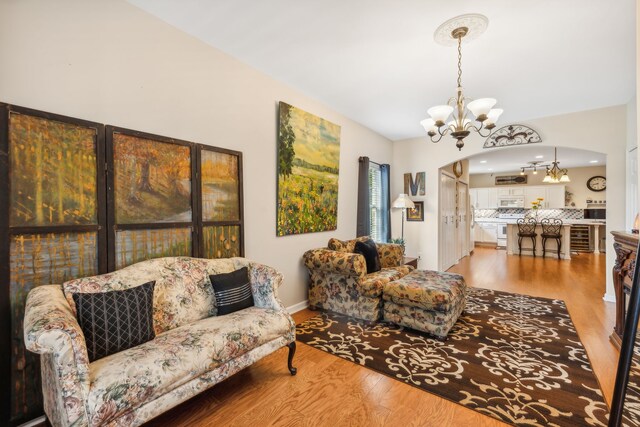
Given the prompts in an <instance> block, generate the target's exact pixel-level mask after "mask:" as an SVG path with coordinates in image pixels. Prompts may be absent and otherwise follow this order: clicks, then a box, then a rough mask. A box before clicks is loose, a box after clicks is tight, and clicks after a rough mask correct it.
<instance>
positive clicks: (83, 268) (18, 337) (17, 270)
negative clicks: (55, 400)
mask: <svg viewBox="0 0 640 427" xmlns="http://www.w3.org/2000/svg"><path fill="white" fill-rule="evenodd" d="M0 106H1V107H2V114H1V115H2V117H1V119H0V120H1V123H0V129H1V130H2V132H1V135H0V155H1V156H0V157H1V159H2V160H1V162H2V163H1V164H0V170H1V172H0V173H1V174H2V175H1V176H0V185H2V186H3V188H2V189H1V190H0V206H2V210H1V211H0V218H1V219H0V221H1V224H0V225H1V226H0V230H2V232H1V235H0V279H1V280H0V281H1V283H2V290H1V291H0V292H1V298H0V300H1V301H2V307H3V309H2V313H3V317H4V313H6V312H8V313H9V321H10V324H11V326H10V329H9V328H7V329H8V333H9V337H8V340H6V341H5V339H4V336H3V339H2V342H10V343H11V345H10V352H9V351H5V352H2V353H3V356H2V357H5V354H10V360H6V361H5V360H4V359H3V361H2V366H3V367H7V366H8V367H10V370H9V372H6V375H3V376H2V378H3V379H4V378H7V379H8V381H10V383H9V382H8V385H7V387H3V388H2V389H3V390H7V391H10V394H11V397H10V398H9V397H8V396H7V398H6V399H3V401H4V402H9V405H10V407H9V419H10V423H11V424H16V423H20V422H23V421H25V420H28V419H30V418H32V417H36V416H38V415H40V414H41V413H42V396H41V385H40V363H39V359H38V357H37V356H36V355H35V354H32V353H30V352H28V351H27V350H26V349H25V347H24V340H23V330H22V323H23V317H24V304H25V300H26V296H27V294H28V292H29V291H30V290H31V289H33V288H34V287H36V286H40V285H49V284H54V283H62V282H64V281H66V280H70V279H72V278H75V277H81V276H88V275H95V274H98V273H99V272H106V268H107V264H106V251H102V253H101V252H100V251H99V247H100V246H101V245H105V244H106V235H105V231H106V227H105V226H106V215H105V210H104V203H102V204H101V202H100V201H101V200H104V199H105V191H104V190H105V185H104V127H103V125H101V124H98V123H92V122H88V121H84V120H78V119H73V118H70V117H64V116H59V115H55V114H50V113H44V112H41V111H35V110H30V109H26V108H20V107H15V106H10V105H6V104H0ZM3 329H5V328H3ZM2 333H3V334H5V333H7V331H3V332H2ZM3 381H4V380H3ZM3 418H4V417H3Z"/></svg>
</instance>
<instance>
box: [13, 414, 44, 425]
mask: <svg viewBox="0 0 640 427" xmlns="http://www.w3.org/2000/svg"><path fill="white" fill-rule="evenodd" d="M45 421H46V420H45V418H44V415H43V416H41V417H38V418H36V419H33V420H31V421H27V422H26V423H24V424H20V426H19V427H33V426H37V425H40V424H44V423H45Z"/></svg>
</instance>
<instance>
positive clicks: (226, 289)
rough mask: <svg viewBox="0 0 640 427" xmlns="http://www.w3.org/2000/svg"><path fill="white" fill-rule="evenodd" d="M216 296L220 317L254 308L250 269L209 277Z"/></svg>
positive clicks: (244, 268)
mask: <svg viewBox="0 0 640 427" xmlns="http://www.w3.org/2000/svg"><path fill="white" fill-rule="evenodd" d="M209 278H210V279H211V285H213V292H214V293H215V296H216V305H217V307H218V316H222V315H225V314H229V313H233V312H234V311H238V310H242V309H244V308H247V307H253V294H252V293H251V283H250V282H249V269H248V268H247V267H243V268H241V269H240V270H236V271H232V272H231V273H223V274H214V275H211V276H209Z"/></svg>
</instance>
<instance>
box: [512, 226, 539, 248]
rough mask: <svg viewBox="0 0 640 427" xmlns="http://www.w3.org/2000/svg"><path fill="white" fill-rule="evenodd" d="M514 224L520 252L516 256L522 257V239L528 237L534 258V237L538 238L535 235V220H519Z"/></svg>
mask: <svg viewBox="0 0 640 427" xmlns="http://www.w3.org/2000/svg"><path fill="white" fill-rule="evenodd" d="M516 222H517V224H518V250H519V251H520V253H519V254H518V255H522V239H524V238H525V237H529V238H530V239H531V242H532V244H533V256H534V257H535V256H536V237H538V234H537V233H536V224H537V223H536V220H535V219H533V218H520V219H519V220H518V221H516Z"/></svg>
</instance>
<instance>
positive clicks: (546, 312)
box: [297, 288, 609, 426]
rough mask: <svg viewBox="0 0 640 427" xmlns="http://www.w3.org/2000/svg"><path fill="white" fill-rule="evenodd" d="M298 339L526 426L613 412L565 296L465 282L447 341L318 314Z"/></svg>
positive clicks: (578, 421)
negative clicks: (465, 295)
mask: <svg viewBox="0 0 640 427" xmlns="http://www.w3.org/2000/svg"><path fill="white" fill-rule="evenodd" d="M297 340H298V341H301V342H303V343H305V344H308V345H310V346H313V347H315V348H318V349H320V350H324V351H326V352H328V353H331V354H334V355H336V356H339V357H341V358H343V359H347V360H350V361H352V362H355V363H358V364H360V365H363V366H366V367H368V368H371V369H374V370H376V371H378V372H380V373H383V374H385V375H388V376H390V377H393V378H395V379H397V380H399V381H403V382H405V383H407V384H410V385H413V386H415V387H418V388H420V389H422V390H424V391H427V392H430V393H433V394H436V395H438V396H440V397H443V398H445V399H448V400H451V401H453V402H456V403H459V404H461V405H464V406H466V407H467V408H470V409H473V410H475V411H478V412H481V413H483V414H486V415H489V416H492V417H495V418H497V419H499V420H501V421H504V422H506V423H510V424H513V425H526V426H582V425H584V426H606V425H607V416H608V412H609V411H608V408H607V405H606V404H605V402H604V399H603V397H602V393H601V391H600V387H599V385H598V381H597V379H596V377H595V375H594V374H593V371H592V370H591V365H590V363H589V359H588V358H587V354H586V351H585V349H584V347H583V346H582V343H581V342H580V339H579V338H578V335H577V333H576V330H575V328H574V326H573V323H572V322H571V318H570V317H569V313H568V312H567V309H566V306H565V304H564V302H563V301H560V300H550V299H546V298H534V297H529V296H526V295H519V294H512V293H506V292H498V291H492V290H488V289H480V288H469V295H468V300H467V307H466V309H465V312H464V313H463V315H462V316H461V317H460V319H459V320H458V322H457V323H456V325H455V326H454V327H453V329H452V331H451V332H450V334H449V339H448V340H447V341H446V342H441V341H439V340H437V339H433V338H430V337H429V336H427V335H426V334H423V333H421V332H417V331H414V330H412V329H408V328H402V327H398V326H394V325H389V324H378V325H373V326H367V325H366V324H365V323H364V322H361V321H358V320H355V319H353V318H350V317H346V316H342V315H339V314H335V313H321V314H319V315H318V316H315V317H313V318H311V319H309V320H307V321H305V322H303V323H301V324H300V325H298V326H297Z"/></svg>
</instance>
